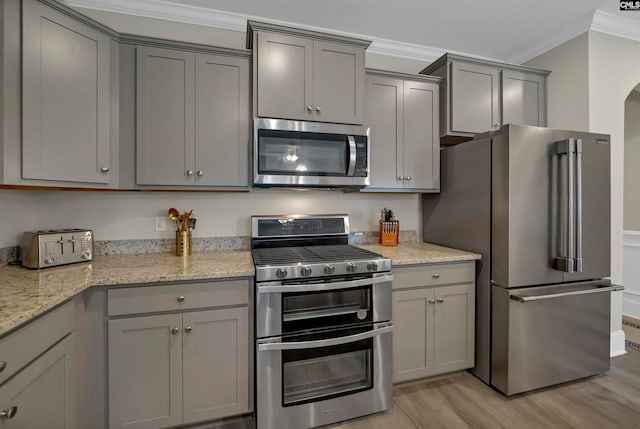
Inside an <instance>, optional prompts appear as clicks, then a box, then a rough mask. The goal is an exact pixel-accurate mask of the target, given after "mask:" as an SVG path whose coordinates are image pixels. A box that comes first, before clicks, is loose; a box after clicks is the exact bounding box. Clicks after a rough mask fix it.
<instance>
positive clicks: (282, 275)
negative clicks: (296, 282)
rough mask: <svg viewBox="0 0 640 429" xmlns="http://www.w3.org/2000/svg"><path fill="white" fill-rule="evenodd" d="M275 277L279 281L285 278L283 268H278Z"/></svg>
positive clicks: (285, 271) (285, 273)
mask: <svg viewBox="0 0 640 429" xmlns="http://www.w3.org/2000/svg"><path fill="white" fill-rule="evenodd" d="M276 277H278V278H279V279H283V278H285V277H287V270H285V269H284V268H278V270H277V271H276Z"/></svg>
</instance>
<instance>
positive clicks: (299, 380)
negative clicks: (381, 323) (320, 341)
mask: <svg viewBox="0 0 640 429" xmlns="http://www.w3.org/2000/svg"><path fill="white" fill-rule="evenodd" d="M282 362H283V363H282V405H283V406H285V407H286V406H290V405H296V404H301V403H306V402H315V401H318V400H322V399H329V398H335V397H338V396H343V395H349V394H353V393H355V392H360V391H363V390H367V389H371V388H372V387H373V370H372V368H373V339H371V338H369V339H366V340H360V341H356V342H353V343H348V344H342V345H338V346H330V347H319V348H315V349H304V350H285V351H283V352H282Z"/></svg>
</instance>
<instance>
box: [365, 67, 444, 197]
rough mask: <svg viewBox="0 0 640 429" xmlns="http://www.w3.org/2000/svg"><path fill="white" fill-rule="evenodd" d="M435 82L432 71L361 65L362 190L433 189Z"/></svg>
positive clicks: (435, 164) (436, 156) (436, 165)
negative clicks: (365, 131) (365, 165)
mask: <svg viewBox="0 0 640 429" xmlns="http://www.w3.org/2000/svg"><path fill="white" fill-rule="evenodd" d="M439 82H440V79H438V78H434V77H426V76H415V75H405V74H399V73H391V72H383V71H379V70H368V71H367V76H366V103H365V105H366V122H367V124H368V125H370V126H371V156H370V158H371V167H370V176H371V185H370V186H369V187H367V188H365V189H363V191H388V190H393V191H408V192H437V191H438V190H439V188H440V179H439V177H440V144H439V137H438V136H439V133H438V100H439Z"/></svg>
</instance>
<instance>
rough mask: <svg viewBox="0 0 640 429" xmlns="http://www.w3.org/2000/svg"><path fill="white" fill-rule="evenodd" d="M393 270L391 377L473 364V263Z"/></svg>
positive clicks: (434, 372)
mask: <svg viewBox="0 0 640 429" xmlns="http://www.w3.org/2000/svg"><path fill="white" fill-rule="evenodd" d="M393 271H394V285H393V294H392V296H393V324H394V333H393V380H394V382H396V383H397V382H403V381H409V380H415V379H418V378H422V377H428V376H432V375H437V374H443V373H446V372H451V371H457V370H461V369H467V368H472V367H473V365H474V326H475V281H474V276H475V274H474V273H475V270H474V263H473V262H466V263H452V264H437V265H425V266H412V267H398V268H394V270H393Z"/></svg>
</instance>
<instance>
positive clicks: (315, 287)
mask: <svg viewBox="0 0 640 429" xmlns="http://www.w3.org/2000/svg"><path fill="white" fill-rule="evenodd" d="M390 281H393V274H383V275H381V276H377V277H373V278H370V279H358V280H349V281H346V282H334V283H310V284H298V285H282V284H281V283H280V282H272V283H263V284H262V285H260V286H258V287H257V288H256V289H257V291H258V293H285V292H317V291H329V290H338V289H349V288H352V287H358V286H368V285H375V284H378V283H385V282H390Z"/></svg>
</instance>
